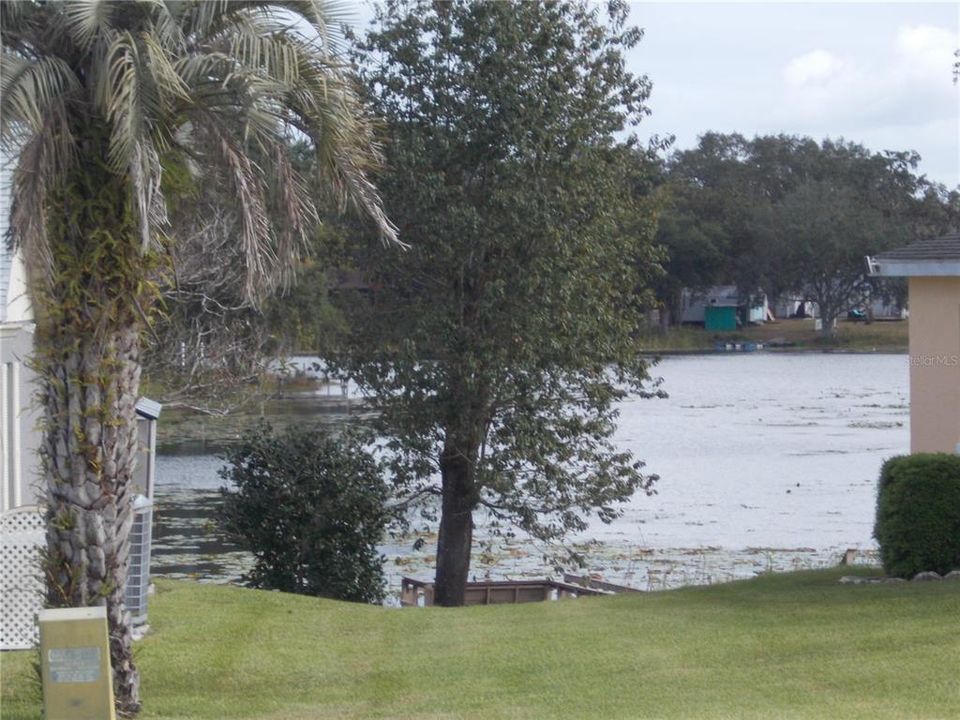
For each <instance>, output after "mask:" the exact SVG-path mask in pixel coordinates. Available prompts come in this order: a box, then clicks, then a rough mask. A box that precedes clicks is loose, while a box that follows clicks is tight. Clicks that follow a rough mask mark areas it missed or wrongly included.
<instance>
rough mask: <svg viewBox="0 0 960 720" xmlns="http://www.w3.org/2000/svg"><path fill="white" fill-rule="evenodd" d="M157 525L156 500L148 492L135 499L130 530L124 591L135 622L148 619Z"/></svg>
mask: <svg viewBox="0 0 960 720" xmlns="http://www.w3.org/2000/svg"><path fill="white" fill-rule="evenodd" d="M152 528H153V501H152V500H150V499H149V498H147V497H146V496H144V495H137V496H136V497H135V498H134V499H133V527H132V528H131V529H130V568H129V571H128V572H127V589H126V593H125V594H124V597H125V600H126V604H127V610H128V611H129V613H130V615H131V618H132V622H133V624H134V625H143V624H144V623H146V621H147V589H148V588H149V587H150V540H151V536H152Z"/></svg>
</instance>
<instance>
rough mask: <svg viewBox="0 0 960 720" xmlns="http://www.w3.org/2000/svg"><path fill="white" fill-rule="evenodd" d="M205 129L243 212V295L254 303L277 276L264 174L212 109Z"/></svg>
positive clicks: (241, 230)
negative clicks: (244, 271)
mask: <svg viewBox="0 0 960 720" xmlns="http://www.w3.org/2000/svg"><path fill="white" fill-rule="evenodd" d="M201 122H202V127H201V128H200V131H201V132H202V133H204V132H205V133H207V134H209V138H210V142H209V146H210V148H211V150H212V152H213V153H214V155H215V158H214V159H215V160H217V161H218V163H217V164H218V165H219V166H221V167H223V168H224V169H225V170H226V172H227V178H228V180H229V182H230V184H231V186H232V188H233V190H234V193H235V197H236V203H235V206H236V208H237V210H238V212H239V215H240V245H241V250H242V255H243V259H244V265H245V270H246V273H245V276H244V286H243V295H244V297H245V298H246V299H247V300H249V301H250V302H251V303H253V304H254V305H257V304H258V302H259V298H260V297H261V295H262V294H263V293H264V291H269V290H270V289H271V288H272V287H273V286H274V284H275V279H276V266H277V263H276V259H277V258H276V255H275V253H274V251H273V247H272V245H273V228H272V226H271V223H270V218H269V214H268V212H267V207H266V204H265V197H266V189H265V183H264V177H263V174H262V173H261V172H260V169H259V168H258V167H257V166H256V165H255V163H254V162H253V161H252V160H251V158H250V156H249V155H248V154H247V153H245V152H243V149H242V148H241V147H240V146H239V145H238V144H237V143H236V141H235V139H234V138H233V136H232V134H231V133H230V132H228V131H227V129H226V128H225V127H224V126H223V124H222V122H221V121H220V120H219V119H218V118H217V117H216V116H215V115H214V114H212V113H210V114H206V115H203V116H202V121H201Z"/></svg>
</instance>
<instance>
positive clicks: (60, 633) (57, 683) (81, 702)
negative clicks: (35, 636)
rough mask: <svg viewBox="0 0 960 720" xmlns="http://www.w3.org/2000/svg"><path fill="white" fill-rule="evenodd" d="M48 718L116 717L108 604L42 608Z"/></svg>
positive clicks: (86, 719) (85, 719)
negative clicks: (52, 608)
mask: <svg viewBox="0 0 960 720" xmlns="http://www.w3.org/2000/svg"><path fill="white" fill-rule="evenodd" d="M38 623H39V625H40V657H41V660H40V662H41V675H42V678H43V708H44V718H45V720H116V715H115V713H114V709H113V673H112V671H111V668H110V641H109V638H108V635H107V609H106V608H103V607H86V608H65V609H61V610H41V611H40V613H39V614H38Z"/></svg>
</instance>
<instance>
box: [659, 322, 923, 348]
mask: <svg viewBox="0 0 960 720" xmlns="http://www.w3.org/2000/svg"><path fill="white" fill-rule="evenodd" d="M908 330H909V321H908V320H900V321H884V322H874V323H871V324H869V325H867V324H865V323H857V322H846V321H841V322H839V323H838V324H837V332H836V336H835V337H834V339H833V340H830V341H827V340H825V339H824V338H823V337H822V335H821V333H820V332H818V331H817V330H814V327H813V320H811V319H806V320H778V321H776V322H770V323H764V324H763V325H756V326H751V327H745V328H740V329H739V330H737V331H736V332H730V333H715V332H707V331H706V330H704V329H703V328H702V327H697V326H683V327H673V328H670V330H668V331H667V332H666V333H660V332H651V333H650V334H649V335H648V336H647V337H646V338H644V340H645V345H646V346H647V347H648V348H649V350H650V351H651V352H697V351H712V350H713V346H714V343H715V342H717V341H721V342H755V343H761V342H762V343H765V344H770V343H773V344H777V345H782V344H786V345H787V347H786V348H784V349H786V350H794V351H797V350H814V351H816V350H819V351H842V352H903V353H905V352H907V344H908V342H907V335H908Z"/></svg>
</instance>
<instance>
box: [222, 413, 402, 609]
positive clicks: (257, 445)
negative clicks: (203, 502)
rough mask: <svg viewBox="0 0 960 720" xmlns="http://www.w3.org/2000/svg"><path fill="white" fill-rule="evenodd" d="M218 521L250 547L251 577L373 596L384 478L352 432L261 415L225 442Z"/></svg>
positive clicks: (379, 566) (311, 591)
mask: <svg viewBox="0 0 960 720" xmlns="http://www.w3.org/2000/svg"><path fill="white" fill-rule="evenodd" d="M226 460H227V461H228V462H229V463H230V464H229V466H227V467H225V468H224V469H222V470H221V471H220V476H221V477H222V478H223V479H224V480H228V481H230V482H231V483H232V484H233V487H230V488H227V487H225V488H222V489H221V492H222V494H223V505H222V510H221V511H220V513H219V517H218V520H219V524H220V527H221V528H222V529H223V530H224V531H225V532H226V534H227V535H228V536H229V537H230V538H231V539H232V540H234V541H235V542H237V543H238V544H239V545H241V546H242V547H244V548H246V549H247V550H249V551H250V552H251V553H253V556H254V558H255V565H254V568H253V571H252V572H251V573H250V575H249V576H248V580H249V582H250V584H251V585H253V586H254V587H260V588H266V589H273V590H283V591H286V592H294V593H300V594H304V595H319V596H323V597H330V598H336V599H340V600H354V601H361V602H377V601H380V600H382V599H383V596H384V585H385V582H384V577H383V557H382V556H381V555H380V553H379V552H378V551H377V544H378V543H380V542H381V541H382V539H383V535H384V532H385V529H386V526H387V522H388V519H389V516H388V512H387V509H386V506H385V504H386V500H387V487H386V484H385V483H384V482H383V479H382V477H381V475H380V472H379V470H378V468H377V465H376V462H375V461H374V459H373V457H372V456H371V455H370V454H369V453H368V452H367V451H366V450H365V449H364V446H363V443H362V442H361V441H360V439H359V438H357V437H355V436H353V435H351V434H344V435H342V436H340V437H338V438H334V437H332V436H331V435H329V434H327V432H326V431H325V430H323V429H322V428H311V429H308V428H298V427H293V428H290V429H289V430H287V431H286V432H284V433H282V434H276V433H274V432H273V430H272V428H271V427H270V426H269V425H267V424H265V423H263V424H260V425H259V426H257V427H256V428H254V429H253V430H250V431H248V432H247V433H245V434H244V436H243V437H242V439H241V441H240V442H239V444H237V445H236V446H235V447H233V448H231V449H229V450H228V451H227V452H226Z"/></svg>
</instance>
